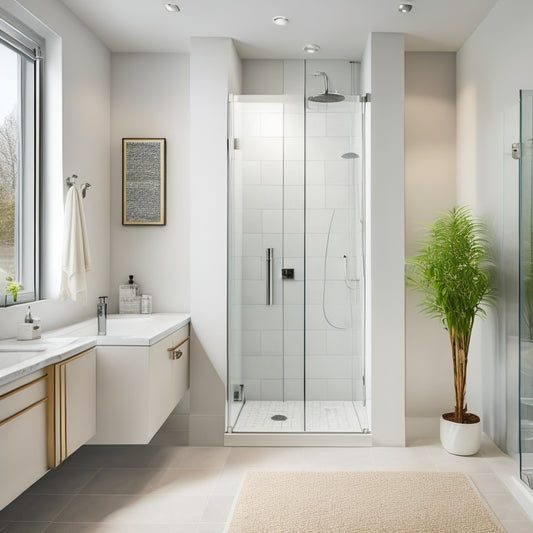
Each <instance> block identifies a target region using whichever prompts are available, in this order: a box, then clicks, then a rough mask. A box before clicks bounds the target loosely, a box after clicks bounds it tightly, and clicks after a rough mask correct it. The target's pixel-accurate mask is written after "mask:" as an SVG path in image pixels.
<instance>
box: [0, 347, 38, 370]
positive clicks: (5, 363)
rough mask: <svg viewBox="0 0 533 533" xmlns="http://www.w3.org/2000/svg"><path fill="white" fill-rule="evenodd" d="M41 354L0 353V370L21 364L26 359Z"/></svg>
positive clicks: (35, 352)
mask: <svg viewBox="0 0 533 533" xmlns="http://www.w3.org/2000/svg"><path fill="white" fill-rule="evenodd" d="M40 354H41V352H38V351H33V352H5V351H3V352H0V369H2V368H7V367H10V366H13V365H17V364H19V363H23V362H24V361H27V360H28V359H33V358H34V357H37V356H38V355H40Z"/></svg>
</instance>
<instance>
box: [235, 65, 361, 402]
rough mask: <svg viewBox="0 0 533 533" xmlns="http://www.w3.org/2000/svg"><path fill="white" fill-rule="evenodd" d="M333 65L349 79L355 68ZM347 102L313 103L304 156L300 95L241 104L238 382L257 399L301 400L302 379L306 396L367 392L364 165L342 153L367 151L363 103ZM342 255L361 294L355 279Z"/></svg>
mask: <svg viewBox="0 0 533 533" xmlns="http://www.w3.org/2000/svg"><path fill="white" fill-rule="evenodd" d="M316 67H317V69H320V70H326V68H324V67H323V66H322V65H316ZM336 67H337V68H336V72H337V73H340V74H342V80H343V84H344V86H345V85H346V72H347V70H346V66H345V65H336ZM285 70H287V66H285ZM308 71H309V70H308ZM309 72H311V74H309V75H308V78H309V80H308V81H309V82H310V83H308V85H309V87H312V89H313V90H316V92H319V91H321V90H322V86H321V84H320V83H319V82H320V80H319V79H316V78H314V77H313V76H312V70H310V71H309ZM340 78H341V76H340V75H339V76H338V77H337V80H339V79H340ZM302 82H303V78H302ZM339 85H340V86H341V90H342V91H343V92H345V93H346V91H345V90H344V88H342V84H340V83H339V84H338V86H339ZM330 88H331V85H330ZM348 100H349V101H345V102H341V103H336V104H328V105H325V104H310V106H309V109H308V110H307V111H308V112H307V115H306V127H305V135H306V159H307V162H306V163H304V106H303V95H299V96H297V97H294V96H289V95H286V96H277V97H275V96H270V97H269V96H267V97H263V98H261V97H246V96H244V97H239V103H237V104H235V108H234V118H235V122H234V128H235V129H234V136H235V137H236V138H238V144H237V145H236V148H237V149H236V150H235V151H234V152H233V154H234V158H235V161H234V165H233V183H232V184H231V185H232V191H231V200H230V216H231V224H230V225H231V227H232V230H233V231H232V234H231V239H232V241H233V242H232V246H231V250H232V252H233V258H232V259H233V261H232V269H231V272H230V274H231V275H230V287H231V288H230V291H231V297H230V301H232V302H233V305H232V308H231V313H232V317H231V320H230V378H231V381H230V382H231V383H232V384H238V383H243V384H244V385H245V396H246V398H247V399H249V400H303V399H304V386H305V394H306V398H307V399H308V400H352V399H361V400H362V399H363V398H364V396H363V392H362V372H363V371H362V367H363V365H362V345H363V343H362V330H363V328H362V324H361V309H362V305H363V303H362V300H361V299H362V286H363V281H362V268H361V265H362V261H361V256H360V253H356V249H359V250H360V249H361V237H360V213H359V212H356V210H355V204H356V203H357V200H358V199H357V197H356V194H355V193H356V190H355V188H354V185H355V182H354V178H355V179H356V180H359V179H360V171H359V169H360V160H359V159H356V160H346V159H343V158H342V157H341V156H342V155H343V154H345V153H346V152H352V151H353V152H357V153H360V151H361V146H360V144H361V142H360V141H361V139H360V120H361V116H360V114H358V110H359V104H358V103H355V98H351V99H348ZM304 169H305V173H306V185H307V187H306V189H304ZM357 184H358V186H359V183H358V182H357ZM304 208H305V210H304ZM330 227H331V231H330V237H329V241H328V231H329V230H330ZM305 229H306V231H307V236H306V237H304V235H305V232H304V230H305ZM304 238H305V239H306V241H305V243H304ZM304 244H305V249H304ZM269 247H271V248H274V257H275V259H274V265H275V268H274V305H272V306H267V305H266V292H267V282H266V255H265V254H266V249H267V248H269ZM326 247H328V254H327V259H325V253H326ZM343 255H346V256H347V260H348V265H347V268H348V278H349V279H348V284H349V285H350V287H352V289H353V290H350V289H348V288H347V286H346V281H345V261H344V259H343ZM304 258H306V261H305V259H304ZM282 268H294V280H282V279H281V269H282ZM304 269H305V276H306V278H307V283H306V284H305V285H304ZM324 274H325V276H326V282H325V283H324ZM304 304H305V305H304ZM324 314H325V315H326V316H327V318H328V319H329V322H330V323H328V321H327V320H326V319H325V318H324ZM304 320H305V338H304ZM304 350H305V353H306V357H305V360H304ZM304 377H305V378H306V379H305V384H304Z"/></svg>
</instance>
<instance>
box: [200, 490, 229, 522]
mask: <svg viewBox="0 0 533 533" xmlns="http://www.w3.org/2000/svg"><path fill="white" fill-rule="evenodd" d="M234 499H235V498H234V497H233V496H223V495H220V494H215V495H212V496H211V497H210V498H209V501H208V502H207V507H206V508H205V511H204V514H203V515H202V519H201V521H202V522H215V523H216V522H226V520H228V517H229V513H230V511H231V508H232V506H233V500H234Z"/></svg>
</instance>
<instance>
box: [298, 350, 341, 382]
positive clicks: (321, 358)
mask: <svg viewBox="0 0 533 533" xmlns="http://www.w3.org/2000/svg"><path fill="white" fill-rule="evenodd" d="M305 372H306V376H307V378H309V379H342V378H344V379H346V376H351V375H352V357H350V356H336V355H310V356H309V357H307V359H306V362H305Z"/></svg>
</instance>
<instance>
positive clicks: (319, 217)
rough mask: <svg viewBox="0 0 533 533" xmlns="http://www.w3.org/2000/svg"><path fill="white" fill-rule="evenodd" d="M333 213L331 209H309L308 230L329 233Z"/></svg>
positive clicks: (309, 231)
mask: <svg viewBox="0 0 533 533" xmlns="http://www.w3.org/2000/svg"><path fill="white" fill-rule="evenodd" d="M332 214H333V211H332V210H331V209H308V210H307V221H306V222H307V232H308V233H326V234H327V232H328V229H329V223H330V221H331V215H332Z"/></svg>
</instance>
